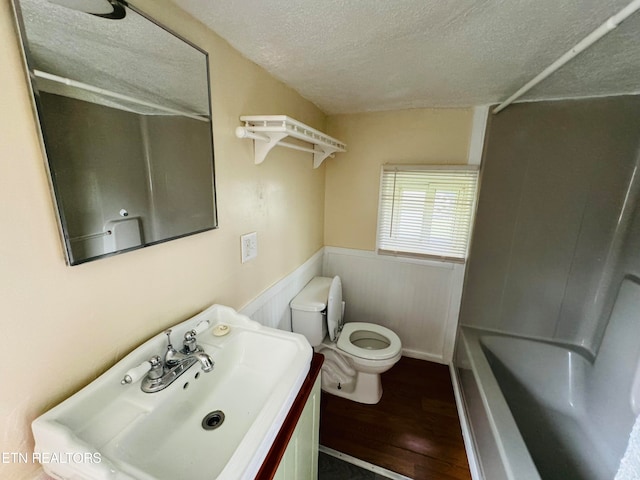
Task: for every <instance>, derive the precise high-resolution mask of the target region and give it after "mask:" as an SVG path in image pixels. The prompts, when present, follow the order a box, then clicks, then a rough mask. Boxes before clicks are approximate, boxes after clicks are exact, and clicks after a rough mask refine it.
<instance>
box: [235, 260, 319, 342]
mask: <svg viewBox="0 0 640 480" xmlns="http://www.w3.org/2000/svg"><path fill="white" fill-rule="evenodd" d="M323 252H324V249H323V248H321V249H320V250H318V251H317V252H316V253H315V254H314V255H313V256H312V257H311V258H309V260H307V261H306V262H304V263H303V264H302V265H300V266H299V267H298V268H296V269H295V270H294V271H293V272H292V273H290V274H289V275H287V276H286V277H284V278H283V279H282V280H280V281H278V282H277V283H276V284H274V285H272V286H271V287H269V288H268V289H267V290H265V291H264V292H262V293H261V294H260V295H259V296H258V297H256V298H255V299H254V300H252V301H251V302H250V303H249V304H247V305H245V306H244V307H243V308H242V309H241V310H240V313H241V314H243V315H246V316H248V317H250V318H251V319H253V320H255V321H257V322H258V323H261V324H262V325H266V326H267V327H272V328H279V329H280V330H288V331H291V309H290V308H289V302H291V300H292V299H293V297H295V296H296V295H297V294H298V292H299V291H300V290H302V289H303V288H304V286H305V285H306V284H307V283H309V281H310V280H311V279H312V278H313V277H316V276H318V275H322V257H323Z"/></svg>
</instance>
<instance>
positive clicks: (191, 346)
mask: <svg viewBox="0 0 640 480" xmlns="http://www.w3.org/2000/svg"><path fill="white" fill-rule="evenodd" d="M196 335H197V332H196V331H195V330H189V331H187V333H185V334H184V341H183V342H182V343H183V345H184V349H183V350H184V353H193V352H195V351H196V350H198V345H197V344H196Z"/></svg>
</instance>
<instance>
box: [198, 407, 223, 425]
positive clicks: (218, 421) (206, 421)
mask: <svg viewBox="0 0 640 480" xmlns="http://www.w3.org/2000/svg"><path fill="white" fill-rule="evenodd" d="M222 422H224V413H223V412H222V410H216V411H215V412H210V413H207V415H206V416H205V417H204V418H203V419H202V428H204V429H205V430H215V429H216V428H218V427H219V426H220V425H222Z"/></svg>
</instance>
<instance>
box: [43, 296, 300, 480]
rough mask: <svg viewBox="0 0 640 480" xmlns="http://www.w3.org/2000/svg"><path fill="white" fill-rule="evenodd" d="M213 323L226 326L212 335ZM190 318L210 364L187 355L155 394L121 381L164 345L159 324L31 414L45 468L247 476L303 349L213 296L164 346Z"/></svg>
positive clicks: (287, 402) (258, 461)
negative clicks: (68, 393)
mask: <svg viewBox="0 0 640 480" xmlns="http://www.w3.org/2000/svg"><path fill="white" fill-rule="evenodd" d="M202 322H208V325H207V324H206V323H202ZM221 325H225V326H227V327H228V328H227V329H226V331H227V332H228V333H227V334H225V335H223V336H216V335H214V332H215V333H220V331H221V328H220V326H221ZM196 326H198V327H199V328H198V329H199V330H200V329H201V328H200V327H202V328H204V331H202V333H200V334H198V336H197V343H198V344H199V345H200V346H202V347H203V348H204V351H205V352H206V353H207V354H209V355H210V356H211V358H212V359H213V360H214V362H215V368H214V369H213V371H212V372H208V373H205V372H203V371H202V370H201V368H200V365H199V364H198V363H196V364H195V365H193V366H192V367H190V368H189V369H188V370H187V371H186V372H185V373H184V374H182V376H180V378H178V379H177V380H176V381H175V382H174V383H172V384H171V385H170V386H169V387H167V388H166V389H164V390H161V391H159V392H155V393H145V392H143V391H142V390H141V388H140V381H139V380H138V381H136V382H134V383H132V384H128V385H122V384H121V380H122V378H123V377H124V375H125V374H126V373H127V372H128V371H129V370H130V369H131V368H133V367H136V366H137V365H139V364H141V363H142V362H145V361H146V360H148V359H149V358H150V357H151V356H153V355H162V353H164V350H165V349H166V343H167V342H166V336H165V335H164V334H162V333H161V334H158V335H156V336H155V337H153V338H151V339H150V340H148V341H147V342H146V343H144V344H143V345H141V346H140V347H138V348H137V349H136V350H134V351H133V352H131V353H130V354H129V355H127V356H126V357H125V358H124V359H122V360H121V361H120V362H118V363H117V364H116V365H114V366H113V367H112V368H111V369H109V370H108V371H107V372H105V373H104V374H103V375H102V376H100V377H99V378H98V379H96V380H95V381H94V382H92V383H90V384H89V385H88V386H86V387H85V388H84V389H82V390H80V391H79V392H78V393H76V394H75V395H73V396H72V397H70V398H68V399H67V400H65V401H64V402H62V403H61V404H60V405H58V406H56V407H55V408H53V409H51V410H50V411H48V412H46V413H45V414H43V415H42V416H40V417H39V418H37V419H36V420H35V421H34V422H33V425H32V429H33V433H34V437H35V443H36V446H35V452H36V455H40V456H41V458H42V459H43V460H44V461H42V464H43V468H44V470H45V472H46V473H47V474H49V475H51V476H52V477H54V478H61V479H85V478H86V479H176V478H189V479H207V480H211V479H215V478H218V479H233V480H237V479H242V478H247V479H248V478H254V476H255V474H256V472H257V471H258V470H259V468H260V466H261V465H262V462H263V460H264V458H265V456H266V454H267V452H268V451H269V448H270V447H271V443H272V442H273V439H274V438H275V436H276V434H277V433H278V431H279V429H280V427H281V425H282V423H283V422H284V419H285V417H286V415H287V413H288V411H289V408H290V407H291V405H292V404H293V401H294V400H295V397H296V395H297V393H298V391H299V389H300V387H301V386H302V383H303V382H304V379H305V377H306V375H307V373H308V371H309V366H310V362H311V356H312V353H313V352H312V349H311V347H310V346H309V344H308V342H307V341H306V340H305V339H304V337H302V336H301V335H298V334H294V333H290V332H285V331H282V330H274V329H271V328H268V327H264V326H262V325H260V324H259V323H257V322H254V321H252V320H250V319H249V318H248V317H245V316H243V315H240V314H238V313H237V312H236V311H235V310H233V309H231V308H229V307H225V306H222V305H213V306H212V307H210V308H208V309H207V310H205V311H204V312H202V313H200V314H198V315H196V316H195V317H193V318H191V319H189V320H186V321H185V322H182V323H180V324H178V325H176V326H175V327H172V330H173V333H172V340H173V343H174V345H179V344H180V342H179V339H182V336H183V335H184V333H185V332H186V331H188V330H191V329H193V328H196ZM222 328H223V329H224V327H222ZM212 412H213V413H212ZM219 412H222V414H220V413H219ZM208 414H212V415H209V417H207V415H208ZM205 417H207V418H206V419H205ZM203 421H204V423H203ZM204 427H207V428H206V429H205V428H204Z"/></svg>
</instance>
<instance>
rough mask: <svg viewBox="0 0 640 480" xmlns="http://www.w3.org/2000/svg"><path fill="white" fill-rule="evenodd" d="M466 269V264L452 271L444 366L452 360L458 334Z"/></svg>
mask: <svg viewBox="0 0 640 480" xmlns="http://www.w3.org/2000/svg"><path fill="white" fill-rule="evenodd" d="M466 269H467V266H466V264H456V265H455V266H454V269H453V277H452V278H451V292H450V294H449V307H448V309H447V323H446V325H445V332H444V342H443V352H442V363H444V364H451V362H452V360H453V350H454V348H455V343H456V333H457V332H458V322H459V321H460V307H461V306H462V287H463V284H464V273H465V271H466Z"/></svg>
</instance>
